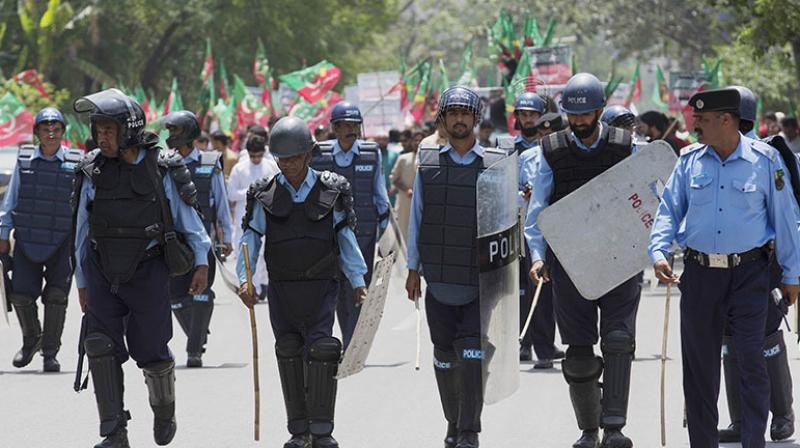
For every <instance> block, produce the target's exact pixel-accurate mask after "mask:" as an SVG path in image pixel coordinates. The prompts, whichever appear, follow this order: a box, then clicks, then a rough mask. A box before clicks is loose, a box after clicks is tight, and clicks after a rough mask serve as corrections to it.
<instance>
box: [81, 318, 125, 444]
mask: <svg viewBox="0 0 800 448" xmlns="http://www.w3.org/2000/svg"><path fill="white" fill-rule="evenodd" d="M83 345H84V347H85V348H86V355H87V356H88V358H89V371H90V372H91V374H92V383H93V384H94V395H95V398H96V400H97V412H98V414H99V415H100V435H101V436H103V437H106V436H109V435H111V434H114V433H116V432H117V431H118V430H119V429H121V428H125V427H126V426H127V422H128V420H129V419H130V414H128V412H127V411H125V410H124V409H123V404H122V395H123V391H124V386H123V383H122V378H123V377H122V365H121V364H120V363H119V362H118V361H117V360H116V358H115V357H114V341H112V340H111V338H109V337H108V336H106V335H104V334H102V333H91V334H89V335H87V336H86V339H85V340H84V342H83Z"/></svg>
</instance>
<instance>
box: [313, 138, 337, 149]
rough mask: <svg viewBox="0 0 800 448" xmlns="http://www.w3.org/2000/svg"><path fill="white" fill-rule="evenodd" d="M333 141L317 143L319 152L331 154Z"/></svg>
mask: <svg viewBox="0 0 800 448" xmlns="http://www.w3.org/2000/svg"><path fill="white" fill-rule="evenodd" d="M334 142H335V140H325V141H324V142H319V143H317V147H319V150H320V152H331V151H333V144H334Z"/></svg>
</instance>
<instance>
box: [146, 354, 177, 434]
mask: <svg viewBox="0 0 800 448" xmlns="http://www.w3.org/2000/svg"><path fill="white" fill-rule="evenodd" d="M142 370H143V373H144V382H145V383H146V384H147V391H148V392H149V396H150V407H151V408H152V409H153V416H154V419H153V439H154V440H155V442H156V444H157V445H162V446H163V445H167V444H168V443H170V442H171V441H172V438H173V437H175V431H176V430H177V425H176V423H175V362H174V361H161V362H158V363H156V364H151V365H149V366H147V367H145V368H144V369H142Z"/></svg>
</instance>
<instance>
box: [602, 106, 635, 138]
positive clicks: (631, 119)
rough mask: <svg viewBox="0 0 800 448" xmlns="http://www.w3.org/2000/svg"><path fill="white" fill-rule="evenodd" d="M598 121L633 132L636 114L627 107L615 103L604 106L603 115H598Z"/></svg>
mask: <svg viewBox="0 0 800 448" xmlns="http://www.w3.org/2000/svg"><path fill="white" fill-rule="evenodd" d="M600 121H602V122H603V123H605V124H607V125H609V126H614V127H615V128H620V129H625V130H626V131H628V132H630V133H631V134H633V128H634V127H635V126H636V115H633V112H631V111H630V110H629V109H628V108H627V107H625V106H621V105H619V104H615V105H613V106H608V107H606V108H605V110H604V111H603V115H601V116H600Z"/></svg>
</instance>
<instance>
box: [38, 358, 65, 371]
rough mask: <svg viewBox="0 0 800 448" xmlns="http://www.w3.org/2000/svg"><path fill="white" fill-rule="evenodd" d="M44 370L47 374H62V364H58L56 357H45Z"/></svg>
mask: <svg viewBox="0 0 800 448" xmlns="http://www.w3.org/2000/svg"><path fill="white" fill-rule="evenodd" d="M42 370H44V371H45V372H60V371H61V364H59V363H58V360H57V359H56V357H55V356H45V357H44V362H43V366H42Z"/></svg>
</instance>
